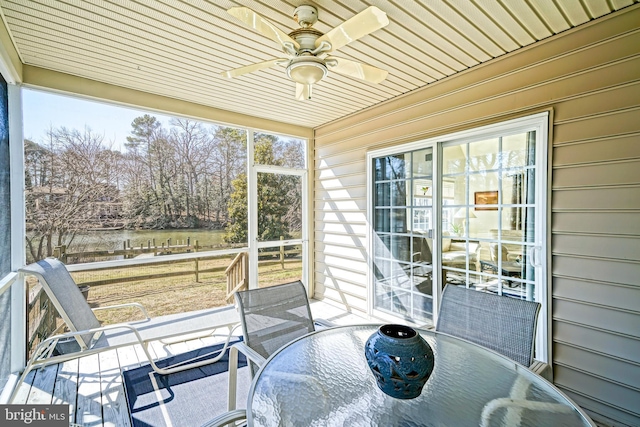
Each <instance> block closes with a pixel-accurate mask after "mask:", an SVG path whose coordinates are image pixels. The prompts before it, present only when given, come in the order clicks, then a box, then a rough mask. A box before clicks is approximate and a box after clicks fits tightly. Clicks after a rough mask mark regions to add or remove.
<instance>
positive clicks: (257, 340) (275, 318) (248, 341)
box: [228, 281, 334, 411]
mask: <svg viewBox="0 0 640 427" xmlns="http://www.w3.org/2000/svg"><path fill="white" fill-rule="evenodd" d="M236 303H237V304H238V312H239V314H240V323H241V324H242V334H243V337H244V339H243V342H239V343H236V344H234V345H232V346H231V348H230V350H229V403H228V404H229V411H233V410H235V409H236V385H237V373H238V351H240V352H242V353H243V354H244V355H245V356H246V357H247V360H249V361H250V368H251V374H252V375H253V374H255V373H256V372H257V370H258V369H259V367H260V366H262V364H263V363H264V362H265V360H266V359H267V358H268V357H269V356H271V354H273V353H274V352H275V351H276V350H278V349H279V348H280V347H282V346H283V345H285V344H287V343H289V342H291V341H293V340H294V339H296V338H299V337H301V336H303V335H305V334H308V333H310V332H313V331H315V325H318V326H321V327H332V326H334V325H333V324H332V323H330V322H328V321H326V320H323V319H317V320H315V321H314V320H313V318H312V316H311V309H310V308H309V300H308V299H307V290H306V289H305V287H304V285H303V284H302V282H300V281H297V282H292V283H285V284H283V285H276V286H270V287H267V288H259V289H250V290H248V291H242V292H236Z"/></svg>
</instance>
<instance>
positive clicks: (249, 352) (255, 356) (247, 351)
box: [231, 342, 267, 366]
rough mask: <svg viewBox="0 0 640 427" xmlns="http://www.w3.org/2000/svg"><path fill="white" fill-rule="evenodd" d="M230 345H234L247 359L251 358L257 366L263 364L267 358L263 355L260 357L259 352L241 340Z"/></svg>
mask: <svg viewBox="0 0 640 427" xmlns="http://www.w3.org/2000/svg"><path fill="white" fill-rule="evenodd" d="M231 347H232V348H233V347H235V348H236V349H237V350H238V351H239V352H240V353H242V354H244V355H245V356H246V357H247V359H249V360H251V361H252V362H253V363H255V364H256V365H258V366H262V365H264V362H265V361H266V360H267V359H265V358H264V357H262V355H261V354H259V353H258V352H256V351H255V350H254V349H252V348H251V347H249V346H248V345H246V344H245V343H243V342H238V343H235V344H234V345H232V346H231Z"/></svg>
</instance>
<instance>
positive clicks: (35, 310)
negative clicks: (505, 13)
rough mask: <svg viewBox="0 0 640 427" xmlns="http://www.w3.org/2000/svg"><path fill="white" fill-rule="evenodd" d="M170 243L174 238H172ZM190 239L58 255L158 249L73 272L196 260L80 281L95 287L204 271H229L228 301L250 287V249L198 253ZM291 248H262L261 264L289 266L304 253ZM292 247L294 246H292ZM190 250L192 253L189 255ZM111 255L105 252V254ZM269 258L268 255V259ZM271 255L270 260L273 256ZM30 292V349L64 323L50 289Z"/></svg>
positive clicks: (77, 267)
mask: <svg viewBox="0 0 640 427" xmlns="http://www.w3.org/2000/svg"><path fill="white" fill-rule="evenodd" d="M168 243H170V242H168ZM189 243H190V242H187V244H185V245H170V244H168V245H166V246H164V245H161V246H159V247H147V248H129V247H123V249H122V250H120V251H90V252H76V253H67V252H66V248H65V247H64V246H61V247H56V255H57V257H58V258H59V259H60V260H61V261H63V262H65V263H66V261H67V258H68V257H90V256H100V255H102V256H114V255H127V256H128V257H131V256H133V255H134V254H137V255H139V254H141V253H153V252H154V250H156V249H157V252H156V253H155V254H154V255H156V257H150V258H148V259H140V260H133V259H128V260H126V261H124V262H122V263H118V262H97V263H93V265H92V266H91V267H90V268H86V267H85V265H89V264H85V265H81V264H77V265H69V266H68V268H69V270H70V271H72V272H81V271H87V272H89V271H90V272H92V273H93V272H97V271H109V270H120V271H122V270H135V269H139V270H140V269H141V268H142V267H144V266H153V267H161V266H166V265H170V264H177V263H185V262H192V263H193V268H191V269H189V268H184V269H181V270H179V271H171V272H167V271H165V272H162V273H153V272H152V273H149V274H134V275H131V276H124V277H122V276H120V275H118V276H115V275H112V277H109V275H108V274H107V275H106V276H107V277H104V278H101V279H100V280H89V281H82V282H80V283H78V286H80V287H85V289H86V287H93V286H104V285H110V284H116V283H126V282H134V281H146V280H153V279H158V278H167V277H177V276H188V275H193V276H195V281H196V282H200V275H201V274H203V273H216V272H219V273H223V274H225V275H226V280H227V289H226V301H227V302H228V303H232V302H233V300H232V299H233V293H234V292H236V291H238V290H243V289H247V288H248V285H249V280H248V273H249V268H248V253H247V252H244V251H243V252H237V251H234V250H230V251H228V252H227V253H226V254H224V253H220V252H221V251H217V252H213V251H212V252H201V253H196V252H197V251H198V249H199V247H198V244H197V241H195V244H194V245H193V246H191V245H190V244H189ZM287 248H288V249H286V250H285V246H280V247H278V248H274V249H273V250H261V252H260V255H259V257H260V259H261V260H262V261H261V262H260V264H261V265H274V264H281V265H282V268H283V269H284V268H285V258H286V257H288V256H297V255H300V254H301V248H300V247H299V246H287ZM289 248H290V249H289ZM177 251H182V252H183V253H182V254H181V255H178V256H173V257H161V256H159V255H160V254H161V253H162V254H168V253H169V252H172V253H173V254H175V253H176V252H177ZM189 252H191V253H192V255H189ZM105 253H106V254H107V255H103V254H105ZM233 254H236V256H235V258H234V260H233V261H231V262H230V264H229V265H228V266H227V265H223V266H216V267H209V268H202V264H201V262H202V261H205V260H212V259H217V258H218V259H219V258H221V257H224V256H229V255H233ZM265 258H267V259H265ZM269 258H270V260H269ZM154 270H155V271H157V270H158V268H153V269H151V271H154ZM28 289H29V295H28V298H27V301H28V308H27V319H28V320H27V322H28V331H27V333H28V337H27V343H28V344H27V345H28V347H27V351H28V352H30V351H32V349H34V348H35V346H36V345H37V344H38V343H39V342H40V341H42V340H43V339H45V338H47V337H48V336H50V335H51V334H52V333H53V332H54V331H56V329H58V327H59V325H60V316H59V314H58V313H57V310H56V309H55V307H53V304H52V303H51V301H50V300H49V298H48V297H47V295H46V293H45V292H44V290H43V289H42V287H41V286H40V285H39V284H37V283H36V284H35V285H33V286H30V287H28Z"/></svg>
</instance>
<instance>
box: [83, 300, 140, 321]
mask: <svg viewBox="0 0 640 427" xmlns="http://www.w3.org/2000/svg"><path fill="white" fill-rule="evenodd" d="M124 307H134V308H137V309H139V310H140V311H142V314H143V315H144V317H145V318H146V319H145V320H149V319H151V317H149V314H148V313H147V310H146V309H145V308H144V307H143V306H142V304H140V303H137V302H129V303H125V304H117V305H107V306H104V307H96V308H92V309H91V310H92V311H98V310H111V309H114V308H124Z"/></svg>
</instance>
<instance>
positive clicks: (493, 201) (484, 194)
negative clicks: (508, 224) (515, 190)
mask: <svg viewBox="0 0 640 427" xmlns="http://www.w3.org/2000/svg"><path fill="white" fill-rule="evenodd" d="M473 196H474V201H473V203H474V204H475V205H476V207H475V210H477V211H497V210H498V206H482V205H497V204H498V192H497V191H476V192H475V193H473Z"/></svg>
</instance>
